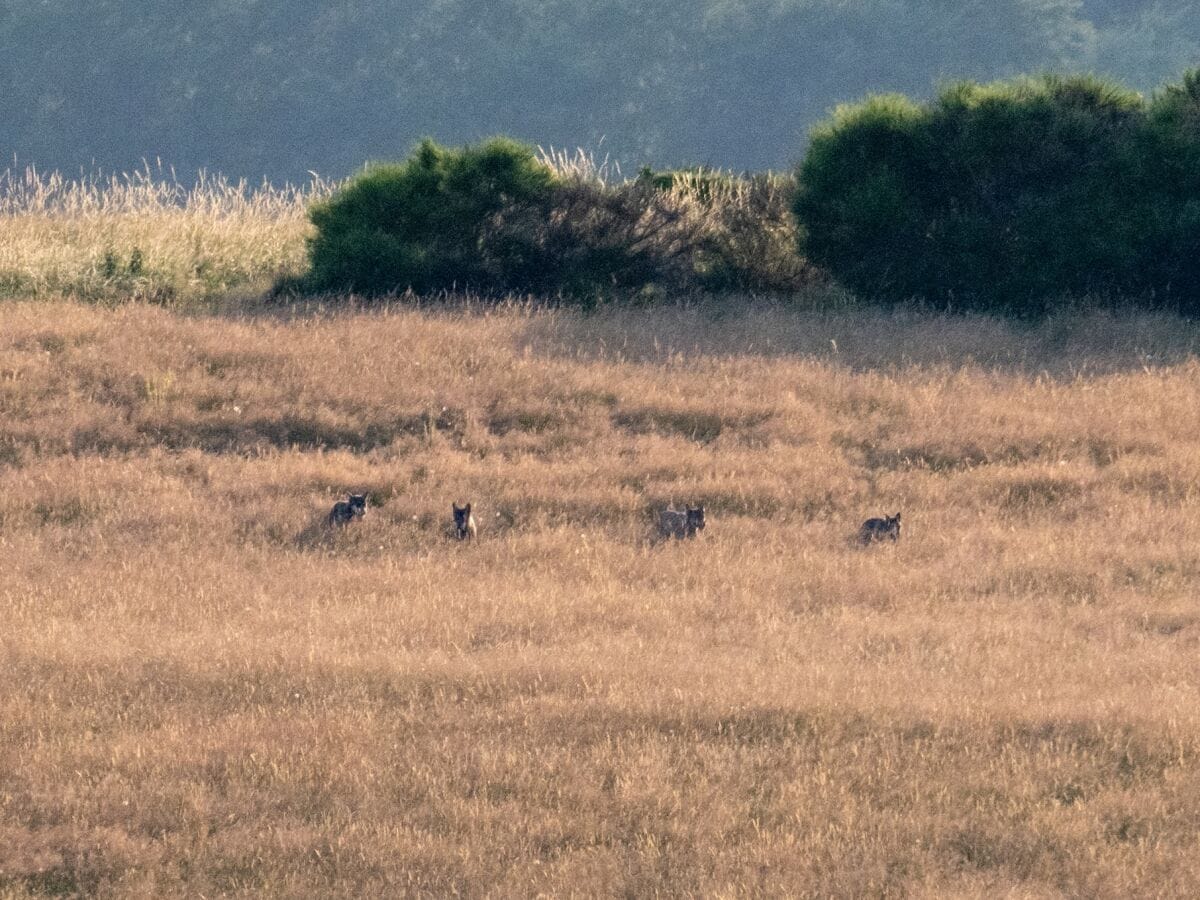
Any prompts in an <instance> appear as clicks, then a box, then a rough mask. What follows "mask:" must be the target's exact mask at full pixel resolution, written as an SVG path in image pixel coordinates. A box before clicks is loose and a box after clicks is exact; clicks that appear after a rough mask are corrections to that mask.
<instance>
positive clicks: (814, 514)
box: [0, 302, 1200, 897]
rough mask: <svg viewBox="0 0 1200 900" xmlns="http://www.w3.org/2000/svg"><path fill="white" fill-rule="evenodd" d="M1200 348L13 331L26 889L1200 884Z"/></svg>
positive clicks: (1133, 343) (11, 533)
mask: <svg viewBox="0 0 1200 900" xmlns="http://www.w3.org/2000/svg"><path fill="white" fill-rule="evenodd" d="M1198 349H1200V329H1197V328H1196V327H1195V325H1194V324H1193V323H1191V322H1188V321H1181V320H1177V319H1173V318H1170V317H1165V316H1163V317H1156V316H1140V317H1112V316H1087V317H1057V318H1054V319H1052V320H1050V321H1047V322H1045V323H1042V324H1039V325H1037V326H1033V327H1014V326H1012V325H1009V324H1006V323H1004V322H1003V321H1001V320H996V319H990V318H984V317H976V318H965V317H963V318H947V317H940V316H934V315H923V314H915V313H907V312H897V313H882V312H878V311H874V312H856V311H849V312H824V313H818V312H804V311H798V310H797V309H796V308H794V307H792V308H784V307H780V306H773V305H765V304H758V303H747V304H744V306H743V309H742V311H741V312H739V313H737V314H733V315H731V314H730V313H729V311H728V309H727V308H722V307H721V306H719V305H713V306H712V307H711V308H706V307H703V306H701V307H693V308H691V309H642V310H606V311H603V312H601V313H593V314H583V313H576V312H571V311H564V310H559V311H545V310H536V309H529V308H521V307H507V308H501V309H493V310H489V311H486V312H479V311H477V310H472V309H470V308H468V307H465V306H453V305H451V306H442V307H438V308H437V309H435V310H421V309H412V308H407V307H405V308H401V307H394V308H383V309H379V310H377V311H375V312H372V313H369V314H365V313H343V314H334V315H329V314H326V315H317V316H299V315H290V314H287V313H281V314H272V315H269V316H259V317H251V316H239V317H237V318H219V317H210V318H204V317H197V316H188V317H180V316H176V315H174V314H172V313H170V312H168V311H164V310H160V309H155V308H151V307H149V306H146V305H123V306H121V307H120V308H117V309H111V310H110V309H103V308H98V307H86V306H81V305H78V304H69V303H66V304H64V303H53V302H51V303H46V302H39V303H33V302H13V303H9V304H6V305H4V306H3V307H2V308H0V409H3V410H4V418H3V421H2V423H0V573H2V574H0V619H2V621H3V622H4V629H3V631H2V632H0V723H2V725H0V729H2V730H0V893H3V894H4V895H5V896H12V897H28V896H38V895H44V894H50V893H56V894H59V895H70V894H87V895H101V896H144V895H153V896H163V895H187V896H196V895H205V896H214V895H223V896H263V895H269V896H398V895H399V896H406V895H407V896H448V895H455V894H457V895H470V896H488V895H490V896H532V895H537V894H539V893H541V894H546V895H554V896H566V895H572V894H576V895H578V894H586V895H626V896H655V895H660V896H675V895H690V896H725V897H734V896H747V895H767V896H947V895H949V896H981V895H982V896H1047V897H1049V896H1089V897H1131V896H1189V895H1192V894H1194V893H1195V891H1196V888H1197V885H1198V884H1200V868H1198V866H1197V861H1196V855H1195V835H1196V830H1197V825H1198V824H1200V823H1198V821H1197V815H1198V814H1197V810H1198V809H1200V805H1198V803H1197V798H1198V797H1200V713H1198V712H1197V711H1198V710H1200V702H1198V701H1200V687H1198V686H1197V681H1196V679H1195V677H1194V676H1195V656H1196V649H1197V645H1198V642H1200V616H1198V615H1197V612H1196V609H1195V596H1196V591H1197V589H1200V551H1197V548H1196V545H1195V540H1194V535H1195V534H1196V533H1197V530H1198V529H1200V494H1198V492H1197V490H1196V484H1197V479H1200V464H1198V463H1197V460H1198V459H1200V453H1197V450H1198V448H1197V438H1196V433H1195V427H1194V421H1195V397H1196V394H1197V390H1198V389H1200V365H1198V364H1197V362H1196V352H1197V350H1198ZM351 489H353V490H356V491H358V490H365V491H367V492H368V493H369V494H370V497H371V502H372V507H373V508H372V510H371V511H370V513H369V514H368V516H367V518H366V519H365V520H364V521H362V522H361V523H357V526H358V527H354V528H351V529H347V530H345V531H341V532H338V533H336V534H331V533H329V532H328V531H326V530H325V529H324V528H323V527H322V526H321V525H320V520H321V518H322V517H323V516H324V514H325V513H326V512H327V511H328V509H329V506H330V504H331V503H332V502H333V501H334V500H335V499H336V498H337V497H339V496H340V495H341V494H342V492H344V491H347V490H351ZM464 499H470V500H472V501H473V503H474V507H475V510H476V512H477V515H478V516H479V518H480V525H481V528H480V538H479V540H478V541H477V542H476V543H474V544H473V545H470V546H466V545H461V544H459V543H458V542H456V541H454V540H452V539H451V537H450V536H449V534H448V530H449V520H450V504H451V502H452V501H455V500H458V501H461V500H464ZM672 501H674V502H676V503H679V502H689V501H690V502H703V503H704V504H705V505H706V508H707V509H708V514H709V527H708V529H707V530H706V532H705V533H704V534H703V535H702V536H701V537H700V538H698V539H697V540H695V541H679V542H665V543H656V542H653V541H652V540H651V537H652V533H653V532H652V518H651V513H652V511H653V510H654V509H656V508H658V507H659V506H662V505H665V504H666V503H668V502H672ZM896 509H900V510H902V511H903V513H904V521H905V529H906V531H905V534H904V536H903V538H902V540H901V541H900V542H899V544H897V545H895V546H891V545H889V546H886V547H875V548H871V549H867V550H864V549H862V548H860V547H858V546H856V545H855V543H854V542H853V540H852V538H853V535H854V532H855V530H856V528H857V526H858V525H859V523H860V522H861V521H862V519H864V518H866V517H867V516H868V515H877V514H881V513H883V512H889V513H890V512H894V511H895V510H896Z"/></svg>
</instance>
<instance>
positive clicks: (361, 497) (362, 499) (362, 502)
mask: <svg viewBox="0 0 1200 900" xmlns="http://www.w3.org/2000/svg"><path fill="white" fill-rule="evenodd" d="M346 505H347V506H349V507H350V515H352V516H365V515H366V514H367V495H366V494H351V495H350V499H349V500H347V501H346Z"/></svg>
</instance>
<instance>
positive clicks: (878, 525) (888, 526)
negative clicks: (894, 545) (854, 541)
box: [858, 513, 900, 544]
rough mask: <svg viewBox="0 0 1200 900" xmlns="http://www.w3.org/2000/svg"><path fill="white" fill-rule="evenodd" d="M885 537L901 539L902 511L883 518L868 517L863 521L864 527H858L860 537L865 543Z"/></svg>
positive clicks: (894, 539)
mask: <svg viewBox="0 0 1200 900" xmlns="http://www.w3.org/2000/svg"><path fill="white" fill-rule="evenodd" d="M884 538H891V539H892V540H893V541H898V540H900V513H896V514H895V515H894V516H884V517H883V518H882V519H867V521H865V522H863V523H862V528H860V529H858V539H859V540H860V541H862V542H863V543H864V544H869V543H871V542H872V541H882V540H883V539H884Z"/></svg>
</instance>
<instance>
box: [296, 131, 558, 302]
mask: <svg viewBox="0 0 1200 900" xmlns="http://www.w3.org/2000/svg"><path fill="white" fill-rule="evenodd" d="M553 186H554V175H553V173H552V172H551V170H550V168H549V167H548V166H546V165H544V164H543V163H541V162H539V161H538V160H537V159H536V158H535V156H534V153H533V151H532V150H531V149H529V148H528V147H525V146H523V145H521V144H518V143H516V142H514V141H509V140H506V139H504V138H495V139H492V140H490V141H488V142H486V143H485V144H483V145H481V146H479V147H466V148H462V149H458V150H448V149H445V148H443V147H439V146H438V145H437V144H435V143H433V141H429V140H426V141H423V142H422V143H421V145H420V146H419V147H418V148H417V151H416V153H414V154H413V156H412V157H411V158H410V159H409V160H408V161H407V162H405V163H403V164H401V165H379V166H375V167H372V168H370V169H369V170H368V171H367V172H366V173H365V174H363V175H361V176H360V177H358V178H356V179H354V181H352V182H351V183H350V184H349V185H348V186H347V187H346V188H345V189H344V190H342V191H341V192H339V193H338V194H337V195H336V196H334V197H333V198H331V199H330V200H328V201H327V202H325V203H321V204H318V205H316V206H314V207H313V209H312V211H311V214H310V217H311V219H312V223H313V225H314V226H315V227H316V234H315V236H314V237H313V238H312V239H311V240H310V242H309V259H310V262H311V269H310V273H309V285H308V286H309V287H310V288H312V289H315V290H325V291H337V290H346V291H358V292H361V293H365V294H380V293H388V292H390V291H403V290H407V289H412V290H414V291H418V292H426V291H436V290H442V289H446V288H451V287H454V286H459V287H465V288H472V287H473V288H486V287H489V286H492V285H507V284H511V283H514V282H519V281H521V280H523V279H527V278H528V277H529V273H530V272H531V271H534V270H536V269H537V267H538V262H539V260H538V258H537V249H536V248H535V247H533V246H531V245H529V244H528V243H526V242H522V241H520V240H518V239H516V236H514V235H512V234H511V233H508V232H504V233H503V234H502V239H493V240H488V237H489V236H490V235H493V234H494V232H495V229H494V227H492V226H493V223H494V220H495V218H496V217H497V216H500V215H512V214H514V213H515V214H521V213H523V212H525V211H527V210H528V211H533V212H534V213H535V214H544V212H545V211H546V210H547V209H548V206H549V201H550V195H551V191H552V188H553Z"/></svg>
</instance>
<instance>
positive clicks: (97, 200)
mask: <svg viewBox="0 0 1200 900" xmlns="http://www.w3.org/2000/svg"><path fill="white" fill-rule="evenodd" d="M335 187H336V185H335V184H334V183H332V182H328V181H325V180H323V179H321V178H319V177H316V176H314V178H313V180H312V181H311V182H310V183H309V184H307V185H304V186H299V187H296V186H285V187H274V186H272V185H270V184H263V185H259V186H251V185H249V184H247V183H246V182H244V181H237V182H232V181H229V180H227V179H225V178H224V177H222V176H207V175H206V176H201V178H200V179H199V180H198V181H196V182H195V183H193V184H184V183H181V182H180V181H179V180H178V179H177V178H176V177H175V175H174V173H173V172H172V171H171V170H170V169H164V168H163V167H162V166H161V165H160V166H158V167H153V168H152V167H150V166H147V167H146V168H145V169H144V170H142V171H140V172H134V173H128V174H120V175H115V174H114V175H107V176H104V175H90V176H84V177H81V178H78V179H71V178H67V177H65V176H63V175H62V174H60V173H50V174H44V173H40V172H38V171H37V170H35V169H32V168H28V169H25V170H23V171H13V170H11V169H9V170H5V171H4V172H2V173H0V296H8V297H41V298H53V297H63V296H66V297H72V298H77V299H83V300H108V301H115V300H125V299H130V298H133V299H143V300H150V301H154V302H159V303H164V304H174V305H188V304H192V303H195V302H204V301H212V300H215V299H217V298H227V297H229V296H230V295H231V294H236V295H246V296H250V295H253V294H255V293H261V292H263V291H265V290H267V289H268V288H269V287H270V285H271V284H272V282H273V281H274V280H275V279H276V278H278V277H281V276H285V275H288V274H295V273H298V272H299V271H301V270H302V269H303V268H304V265H305V248H304V237H305V235H306V234H307V233H308V227H309V226H308V222H307V219H306V216H307V208H308V205H309V203H310V202H312V201H313V200H315V199H320V198H323V197H326V196H328V195H329V193H330V192H331V191H332V190H333V189H334V188H335Z"/></svg>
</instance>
